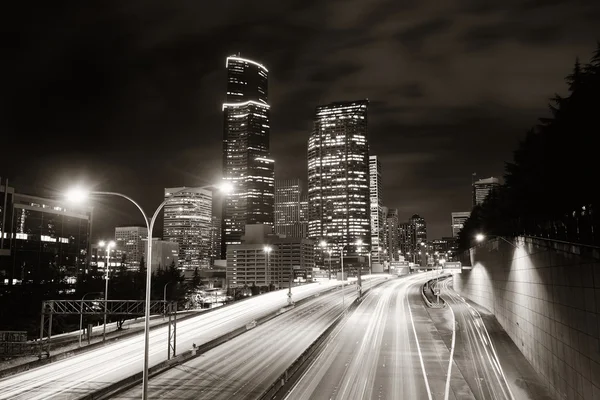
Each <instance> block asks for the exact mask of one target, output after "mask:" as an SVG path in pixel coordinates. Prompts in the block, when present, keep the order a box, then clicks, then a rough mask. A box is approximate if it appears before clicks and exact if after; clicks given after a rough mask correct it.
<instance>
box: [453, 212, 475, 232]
mask: <svg viewBox="0 0 600 400" xmlns="http://www.w3.org/2000/svg"><path fill="white" fill-rule="evenodd" d="M470 216H471V212H470V211H461V212H453V213H452V237H458V233H459V232H460V230H461V229H462V228H463V226H464V225H465V221H466V220H467V219H469V217H470Z"/></svg>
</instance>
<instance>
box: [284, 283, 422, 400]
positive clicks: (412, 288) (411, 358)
mask: <svg viewBox="0 0 600 400" xmlns="http://www.w3.org/2000/svg"><path fill="white" fill-rule="evenodd" d="M426 280H427V275H426V274H415V275H409V276H407V277H402V278H398V279H393V280H390V282H388V283H385V284H383V285H380V286H379V287H376V288H374V289H373V290H372V291H371V293H369V294H368V295H367V296H366V297H365V298H364V300H363V301H362V302H361V303H360V305H359V306H358V307H357V308H356V310H354V312H353V313H352V314H351V315H350V316H349V317H348V318H347V319H346V320H345V323H342V324H340V325H339V326H338V327H337V328H336V330H334V332H333V333H332V335H331V337H330V339H329V341H328V343H327V345H326V347H325V348H324V349H323V351H322V352H321V354H320V355H319V356H318V357H317V358H316V359H315V360H314V362H313V363H312V365H311V366H310V367H309V368H308V369H307V370H306V371H305V373H304V375H303V376H302V377H301V378H300V379H299V380H298V382H296V384H295V386H294V387H293V388H292V389H291V390H290V392H289V393H288V394H287V397H286V398H287V399H289V400H309V399H348V400H358V399H428V398H429V399H431V398H432V397H431V391H430V388H429V382H428V380H427V377H426V375H424V374H423V371H424V370H426V367H427V364H426V363H424V361H423V360H424V354H423V353H424V352H425V350H426V349H422V347H421V346H420V345H419V344H418V341H417V340H416V337H417V336H421V335H422V334H423V333H422V332H419V333H417V331H418V330H416V329H415V320H414V319H413V312H412V311H411V309H412V308H413V307H422V300H421V299H420V297H419V296H418V293H419V289H418V288H419V287H420V285H422V284H423V283H424V282H425V281H426ZM417 302H420V303H417ZM422 351H423V353H422ZM425 357H427V358H431V356H430V355H428V354H425Z"/></svg>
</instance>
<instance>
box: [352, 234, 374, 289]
mask: <svg viewBox="0 0 600 400" xmlns="http://www.w3.org/2000/svg"><path fill="white" fill-rule="evenodd" d="M356 245H357V246H358V248H359V251H358V252H359V253H361V250H362V245H363V241H362V240H361V239H358V240H357V241H356ZM367 257H368V260H369V263H368V264H367V265H368V267H369V277H371V275H372V274H373V271H372V269H371V250H368V251H367ZM361 272H362V268H361ZM361 284H362V279H361ZM369 286H370V285H369Z"/></svg>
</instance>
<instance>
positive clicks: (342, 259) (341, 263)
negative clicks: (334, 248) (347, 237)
mask: <svg viewBox="0 0 600 400" xmlns="http://www.w3.org/2000/svg"><path fill="white" fill-rule="evenodd" d="M351 244H355V245H356V246H360V244H362V242H361V241H360V239H359V240H357V241H356V243H347V244H345V245H343V246H342V249H341V251H340V265H341V266H342V309H343V312H346V296H344V249H345V248H346V247H348V246H350V245H351Z"/></svg>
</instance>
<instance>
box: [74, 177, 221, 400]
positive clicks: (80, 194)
mask: <svg viewBox="0 0 600 400" xmlns="http://www.w3.org/2000/svg"><path fill="white" fill-rule="evenodd" d="M208 188H216V189H217V190H220V191H221V192H224V193H228V192H231V191H232V190H233V187H232V185H231V184H230V183H228V182H224V183H222V184H221V185H220V186H219V187H217V186H214V185H206V186H203V187H202V188H201V189H208ZM186 189H187V188H184V189H181V190H179V191H178V192H176V193H179V192H183V191H185V190H186ZM90 196H116V197H121V198H124V199H126V200H128V201H129V202H131V203H133V205H135V206H136V207H137V209H138V210H140V212H141V213H142V216H143V217H144V222H145V223H146V228H147V229H148V247H147V249H148V250H147V254H146V256H147V259H148V261H147V266H146V300H145V310H146V311H145V316H144V369H143V373H142V377H143V378H142V380H143V384H142V399H143V400H147V399H148V362H149V353H150V285H151V283H152V282H151V281H152V230H153V228H154V223H155V222H156V218H157V217H158V214H159V213H160V211H161V210H162V208H163V207H164V206H165V204H167V201H168V199H167V200H164V201H163V202H162V203H160V205H159V206H158V207H157V208H156V210H155V211H154V214H153V215H152V218H149V217H148V215H146V213H145V212H144V209H143V208H142V207H141V206H140V205H139V204H138V203H137V202H136V201H135V200H133V199H132V198H131V197H129V196H127V195H124V194H122V193H117V192H97V191H87V190H84V189H82V188H72V189H70V190H69V191H67V193H66V194H65V197H66V198H67V200H69V201H71V202H76V203H81V202H84V201H85V200H86V199H88V198H89V197H90Z"/></svg>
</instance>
